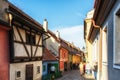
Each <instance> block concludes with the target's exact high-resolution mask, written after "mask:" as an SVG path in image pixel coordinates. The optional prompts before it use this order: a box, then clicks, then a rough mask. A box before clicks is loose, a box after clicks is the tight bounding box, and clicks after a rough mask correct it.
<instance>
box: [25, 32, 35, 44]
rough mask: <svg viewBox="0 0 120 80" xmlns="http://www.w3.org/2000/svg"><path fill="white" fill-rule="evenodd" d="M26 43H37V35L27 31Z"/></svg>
mask: <svg viewBox="0 0 120 80" xmlns="http://www.w3.org/2000/svg"><path fill="white" fill-rule="evenodd" d="M26 43H27V44H29V45H36V35H35V34H30V32H26Z"/></svg>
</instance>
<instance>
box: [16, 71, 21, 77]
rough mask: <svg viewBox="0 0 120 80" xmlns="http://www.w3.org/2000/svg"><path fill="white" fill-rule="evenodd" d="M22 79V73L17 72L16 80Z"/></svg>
mask: <svg viewBox="0 0 120 80" xmlns="http://www.w3.org/2000/svg"><path fill="white" fill-rule="evenodd" d="M18 78H21V71H16V79H18Z"/></svg>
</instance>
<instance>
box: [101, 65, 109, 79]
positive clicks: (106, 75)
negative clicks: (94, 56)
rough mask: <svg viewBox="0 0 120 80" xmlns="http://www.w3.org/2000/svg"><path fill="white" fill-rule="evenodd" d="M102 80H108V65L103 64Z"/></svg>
mask: <svg viewBox="0 0 120 80" xmlns="http://www.w3.org/2000/svg"><path fill="white" fill-rule="evenodd" d="M101 80H108V65H107V64H104V63H103V64H102V78H101Z"/></svg>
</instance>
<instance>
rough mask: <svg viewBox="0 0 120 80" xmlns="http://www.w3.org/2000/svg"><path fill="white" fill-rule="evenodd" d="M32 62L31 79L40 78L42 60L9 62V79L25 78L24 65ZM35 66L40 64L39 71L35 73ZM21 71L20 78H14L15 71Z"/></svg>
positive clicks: (36, 79)
mask: <svg viewBox="0 0 120 80" xmlns="http://www.w3.org/2000/svg"><path fill="white" fill-rule="evenodd" d="M27 64H33V80H41V77H42V61H34V62H24V63H13V64H10V80H25V74H26V73H25V72H26V65H27ZM37 66H40V73H39V74H37ZM16 71H21V78H20V79H16V76H15V72H16Z"/></svg>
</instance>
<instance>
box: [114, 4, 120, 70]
mask: <svg viewBox="0 0 120 80" xmlns="http://www.w3.org/2000/svg"><path fill="white" fill-rule="evenodd" d="M119 9H120V5H118V6H117V8H116V9H115V11H114V14H113V19H114V27H113V30H114V32H113V68H116V69H120V65H117V64H115V63H116V61H115V56H116V54H115V53H116V50H115V49H116V45H115V43H116V42H115V41H116V40H115V38H116V37H115V34H116V32H115V30H116V21H115V20H116V16H117V15H116V13H117V12H118V10H119Z"/></svg>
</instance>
